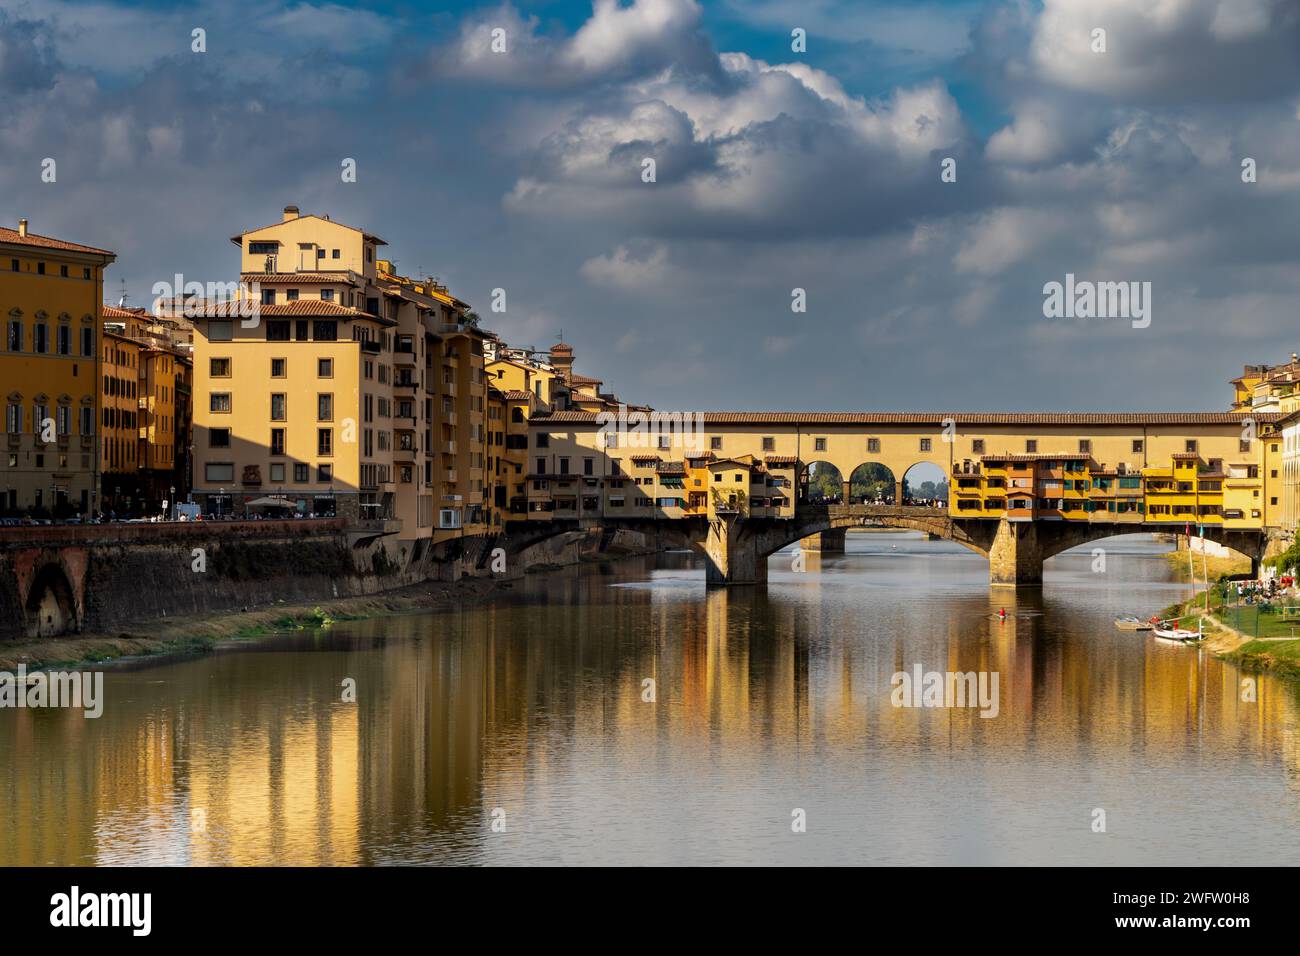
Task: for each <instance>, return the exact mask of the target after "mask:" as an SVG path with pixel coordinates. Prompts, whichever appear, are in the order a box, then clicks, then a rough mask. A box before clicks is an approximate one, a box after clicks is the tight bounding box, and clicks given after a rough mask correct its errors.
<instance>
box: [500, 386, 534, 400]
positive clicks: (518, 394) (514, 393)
mask: <svg viewBox="0 0 1300 956" xmlns="http://www.w3.org/2000/svg"><path fill="white" fill-rule="evenodd" d="M501 394H502V396H503V397H504V398H505V399H506V400H507V401H511V402H526V401H528V400H529V399H530V398H532V397H533V393H532V392H530V391H528V390H527V389H524V388H512V389H509V390H508V391H504V392H502V393H501Z"/></svg>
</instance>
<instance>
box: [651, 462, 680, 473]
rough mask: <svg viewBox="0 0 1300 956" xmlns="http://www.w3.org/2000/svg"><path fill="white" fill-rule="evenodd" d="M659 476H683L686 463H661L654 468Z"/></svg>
mask: <svg viewBox="0 0 1300 956" xmlns="http://www.w3.org/2000/svg"><path fill="white" fill-rule="evenodd" d="M655 471H657V472H658V473H659V474H661V475H665V474H667V475H684V474H686V462H684V461H661V462H659V464H658V465H657V466H656V467H655Z"/></svg>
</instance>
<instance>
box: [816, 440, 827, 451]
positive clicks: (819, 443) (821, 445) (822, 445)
mask: <svg viewBox="0 0 1300 956" xmlns="http://www.w3.org/2000/svg"><path fill="white" fill-rule="evenodd" d="M825 450H826V439H825V438H814V439H813V451H825Z"/></svg>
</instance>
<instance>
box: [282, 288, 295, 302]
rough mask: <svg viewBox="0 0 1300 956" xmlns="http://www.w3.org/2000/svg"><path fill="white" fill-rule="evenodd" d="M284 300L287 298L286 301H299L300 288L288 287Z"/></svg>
mask: <svg viewBox="0 0 1300 956" xmlns="http://www.w3.org/2000/svg"><path fill="white" fill-rule="evenodd" d="M284 300H285V301H286V302H297V301H298V290H297V289H286V290H285V293H284Z"/></svg>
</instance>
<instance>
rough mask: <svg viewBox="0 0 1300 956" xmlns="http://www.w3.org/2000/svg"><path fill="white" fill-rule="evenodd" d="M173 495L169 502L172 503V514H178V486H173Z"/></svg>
mask: <svg viewBox="0 0 1300 956" xmlns="http://www.w3.org/2000/svg"><path fill="white" fill-rule="evenodd" d="M171 493H172V496H171V498H170V499H169V500H170V501H171V504H172V514H176V486H175V485H172V486H171Z"/></svg>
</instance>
